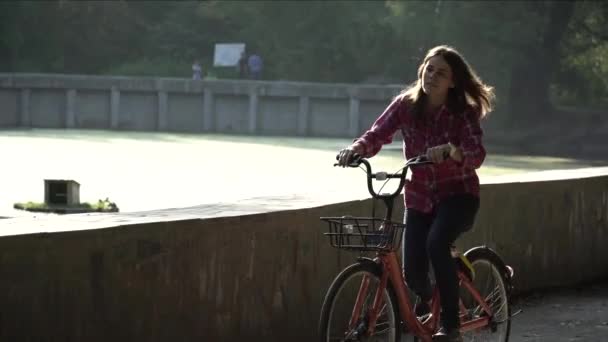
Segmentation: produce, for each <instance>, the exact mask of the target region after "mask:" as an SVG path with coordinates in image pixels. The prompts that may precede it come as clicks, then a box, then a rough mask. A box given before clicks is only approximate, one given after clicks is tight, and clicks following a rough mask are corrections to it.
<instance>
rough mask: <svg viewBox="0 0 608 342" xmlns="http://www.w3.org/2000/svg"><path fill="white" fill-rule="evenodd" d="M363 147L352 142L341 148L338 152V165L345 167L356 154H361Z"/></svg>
mask: <svg viewBox="0 0 608 342" xmlns="http://www.w3.org/2000/svg"><path fill="white" fill-rule="evenodd" d="M362 154H363V148H362V147H361V145H357V144H352V145H350V146H348V147H346V148H343V149H341V150H340V152H338V166H342V167H347V166H348V165H349V164H350V163H351V162H352V161H353V158H354V157H355V156H356V155H359V156H360V155H362Z"/></svg>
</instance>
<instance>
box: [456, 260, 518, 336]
mask: <svg viewBox="0 0 608 342" xmlns="http://www.w3.org/2000/svg"><path fill="white" fill-rule="evenodd" d="M466 257H467V259H468V260H469V262H470V263H471V265H472V266H473V270H474V271H475V274H474V277H473V279H472V284H473V287H474V288H475V289H476V290H477V291H478V292H479V294H480V295H481V298H482V299H484V300H485V302H486V303H487V304H488V306H489V307H490V310H491V312H492V317H491V320H490V325H489V326H486V327H483V328H480V329H476V330H470V331H466V332H464V333H463V334H462V337H463V340H464V341H470V342H472V341H475V342H477V341H495V342H507V341H508V340H509V333H510V330H511V320H510V315H511V306H510V305H509V304H510V303H509V297H508V296H509V293H508V287H507V282H506V278H505V272H504V264H503V262H502V261H501V260H500V258H499V257H498V255H496V254H495V253H494V252H492V251H491V250H489V249H486V248H477V249H473V250H471V251H470V252H467V254H466ZM460 299H461V313H460V314H461V317H460V319H461V323H465V322H466V321H469V320H475V319H478V318H481V317H484V316H487V313H486V312H485V311H484V309H483V308H482V306H481V304H480V303H479V302H478V301H477V300H475V298H474V297H473V295H472V294H471V292H469V291H468V290H466V289H465V288H463V287H461V288H460Z"/></svg>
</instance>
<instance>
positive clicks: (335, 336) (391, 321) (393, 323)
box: [319, 260, 401, 342]
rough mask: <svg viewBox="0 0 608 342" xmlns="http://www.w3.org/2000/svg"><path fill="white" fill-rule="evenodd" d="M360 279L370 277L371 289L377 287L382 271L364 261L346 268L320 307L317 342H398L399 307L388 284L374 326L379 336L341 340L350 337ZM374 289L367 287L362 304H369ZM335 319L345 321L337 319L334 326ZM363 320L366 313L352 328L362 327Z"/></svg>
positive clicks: (378, 266)
mask: <svg viewBox="0 0 608 342" xmlns="http://www.w3.org/2000/svg"><path fill="white" fill-rule="evenodd" d="M363 275H367V276H369V277H370V279H371V280H370V283H372V285H377V284H379V283H380V277H381V275H382V269H381V267H380V265H378V264H376V263H375V262H373V261H371V260H363V261H360V262H358V263H355V264H352V265H350V266H348V267H346V268H345V269H344V270H343V271H342V272H340V274H338V276H336V278H335V279H334V281H333V282H332V284H331V286H330V287H329V289H328V291H327V294H326V295H325V300H324V301H323V305H322V307H321V315H320V318H319V336H320V341H322V342H328V341H345V340H346V341H387V342H398V341H399V340H400V338H401V323H400V322H401V318H400V316H399V304H398V302H397V297H396V295H395V291H394V290H393V288H392V287H391V285H390V283H389V284H387V287H386V289H385V290H384V304H385V305H384V306H383V309H382V310H381V311H382V312H381V314H380V315H379V316H378V322H377V325H376V333H378V334H379V335H377V336H361V338H359V337H356V338H353V339H344V336H342V335H347V333H349V331H348V322H349V319H350V316H351V313H352V309H353V307H354V302H355V300H356V297H357V292H358V289H359V286H360V284H361V278H359V277H358V276H363ZM351 286H352V287H351ZM375 289H376V286H371V287H370V291H368V296H367V297H366V300H365V303H367V302H368V299H367V298H368V297H371V300H373V297H374V295H375V293H376V290H375ZM353 293H354V295H353ZM342 297H344V299H345V300H346V302H345V303H343V302H342V301H341V299H342ZM364 307H365V305H364ZM334 316H341V317H344V318H343V319H342V318H339V320H338V322H337V323H334V318H337V317H334ZM364 316H365V309H364V310H362V314H361V315H360V318H359V320H358V323H357V324H355V325H356V326H361V324H365V318H364ZM381 324H382V326H381ZM378 328H380V329H378ZM365 330H366V329H363V331H365ZM351 333H352V331H351ZM341 334H342V335H341Z"/></svg>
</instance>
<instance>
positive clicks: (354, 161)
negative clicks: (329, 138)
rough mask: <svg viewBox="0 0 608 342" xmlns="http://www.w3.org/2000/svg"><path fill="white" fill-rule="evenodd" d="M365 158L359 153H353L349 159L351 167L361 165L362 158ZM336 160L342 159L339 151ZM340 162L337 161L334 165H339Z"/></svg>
mask: <svg viewBox="0 0 608 342" xmlns="http://www.w3.org/2000/svg"><path fill="white" fill-rule="evenodd" d="M362 159H363V157H362V156H361V155H359V154H357V153H353V154H352V155H351V158H350V160H349V161H348V165H347V166H349V167H359V165H361V160H362ZM336 160H340V154H339V153H338V154H337V155H336ZM338 165H339V164H338V163H336V164H334V166H338Z"/></svg>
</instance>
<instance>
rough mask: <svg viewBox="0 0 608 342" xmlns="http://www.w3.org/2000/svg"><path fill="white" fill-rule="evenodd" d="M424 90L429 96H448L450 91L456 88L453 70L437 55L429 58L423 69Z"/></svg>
mask: <svg viewBox="0 0 608 342" xmlns="http://www.w3.org/2000/svg"><path fill="white" fill-rule="evenodd" d="M421 81H422V90H423V91H424V92H425V93H426V94H427V95H433V96H435V95H439V96H444V95H447V93H448V90H449V89H450V88H453V87H454V81H453V79H452V68H450V65H449V64H448V63H447V62H446V61H445V59H443V57H441V56H439V55H437V56H433V57H431V58H429V60H428V61H427V62H426V64H425V65H424V67H423V69H422V76H421Z"/></svg>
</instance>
